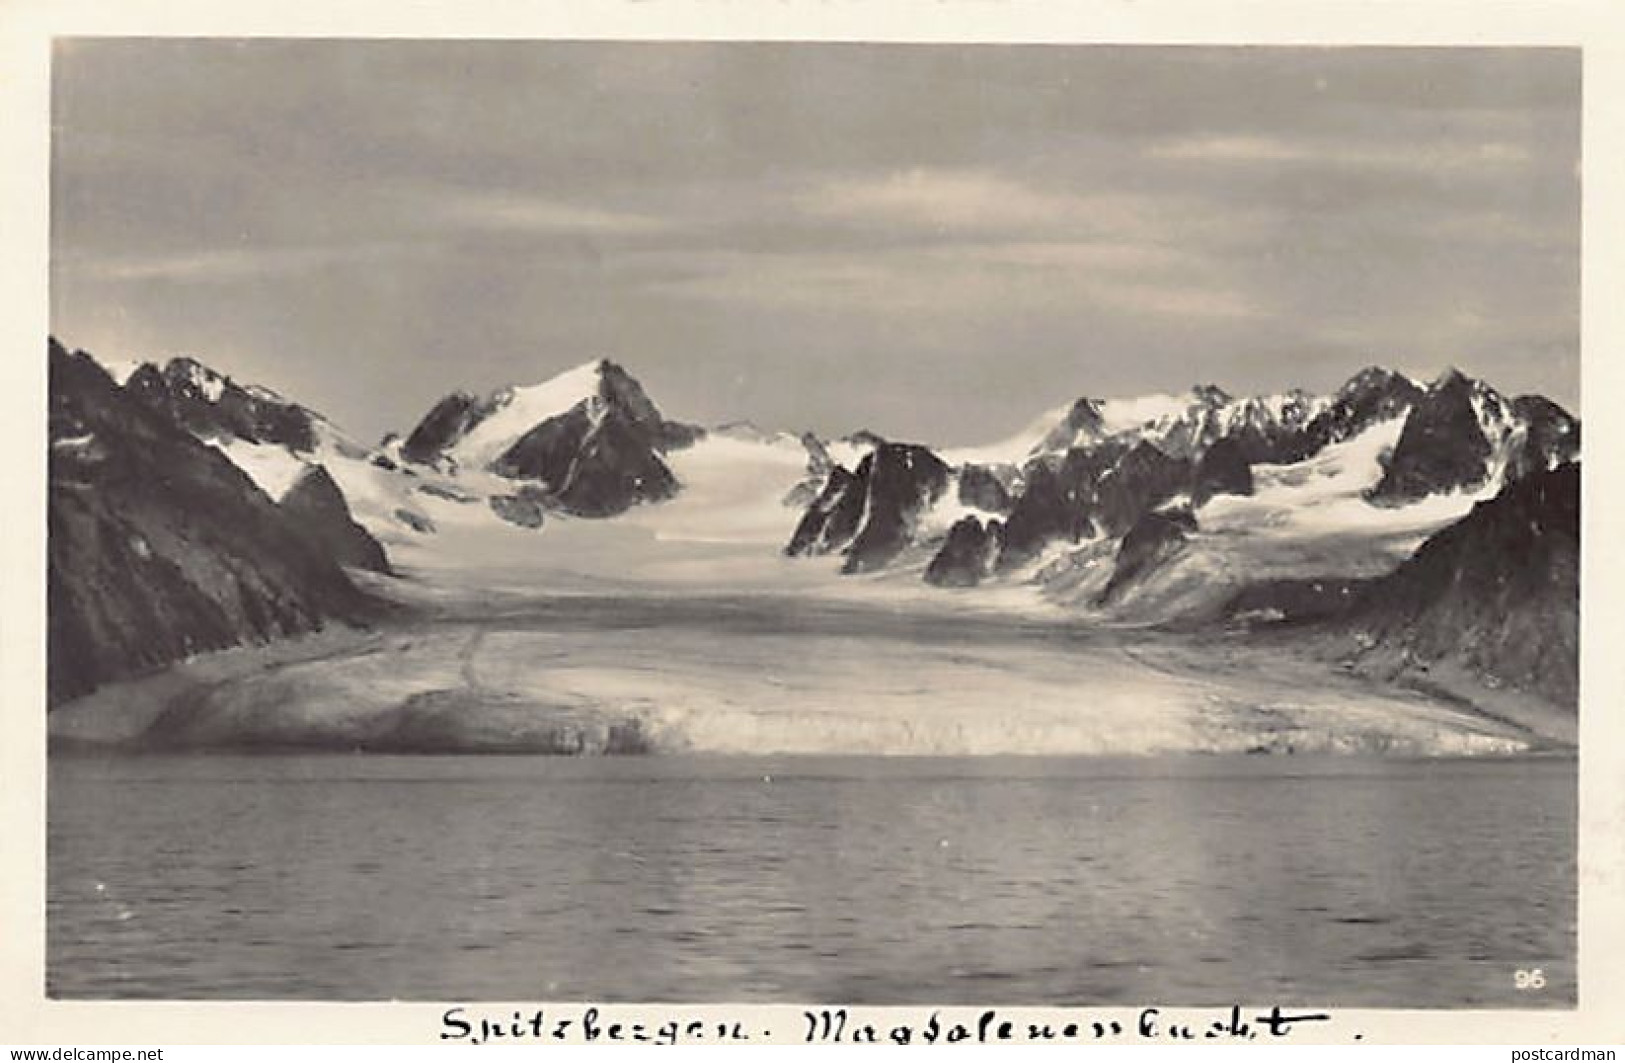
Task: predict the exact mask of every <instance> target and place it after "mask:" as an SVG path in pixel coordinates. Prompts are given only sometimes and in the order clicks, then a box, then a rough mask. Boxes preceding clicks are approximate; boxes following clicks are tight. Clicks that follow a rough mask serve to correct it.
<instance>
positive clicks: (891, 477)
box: [785, 443, 948, 575]
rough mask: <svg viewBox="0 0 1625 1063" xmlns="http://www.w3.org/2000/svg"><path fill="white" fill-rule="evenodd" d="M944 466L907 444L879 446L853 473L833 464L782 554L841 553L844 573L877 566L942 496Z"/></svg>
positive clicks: (894, 553)
mask: <svg viewBox="0 0 1625 1063" xmlns="http://www.w3.org/2000/svg"><path fill="white" fill-rule="evenodd" d="M947 485H948V466H947V465H946V464H945V463H944V462H943V461H942V459H941V458H939V457H937V456H936V455H935V454H933V453H932V452H931V451H930V450H928V449H927V448H925V447H922V446H918V445H916V444H913V443H881V444H879V445H877V446H876V447H875V448H874V449H873V450H871V451H870V452H869V453H867V454H865V455H864V456H863V460H862V461H860V462H859V463H858V468H857V471H856V472H855V473H848V472H847V471H846V470H845V469H844V468H842V467H841V466H839V465H837V466H836V467H835V468H834V469H833V470H832V471H831V473H830V477H829V481H828V482H827V483H826V484H825V486H824V490H823V491H822V492H821V493H820V494H819V496H818V498H817V499H815V500H814V501H813V504H812V505H811V506H810V507H808V509H807V512H806V513H804V514H803V515H802V518H801V521H800V522H799V523H798V524H797V525H796V530H795V533H794V534H793V535H792V536H791V538H790V543H789V545H788V546H787V547H786V548H785V552H786V553H787V554H790V555H792V556H796V555H814V554H823V553H829V552H831V551H834V550H841V551H842V552H843V553H844V554H845V555H846V561H845V562H844V563H843V565H842V566H841V571H842V573H844V574H847V575H851V574H853V573H858V572H870V571H873V570H875V569H877V568H881V567H883V566H884V565H885V564H886V563H887V562H889V561H891V560H892V559H893V558H894V557H896V556H897V555H898V554H899V553H901V552H902V550H903V548H904V547H906V546H907V545H908V543H909V534H910V532H911V531H912V530H913V527H914V522H915V520H916V519H917V518H918V517H919V514H920V512H921V511H922V510H924V509H926V508H927V507H929V506H930V505H931V504H932V503H934V502H936V500H937V499H938V498H940V497H941V496H942V492H943V491H944V490H945V489H946V488H947Z"/></svg>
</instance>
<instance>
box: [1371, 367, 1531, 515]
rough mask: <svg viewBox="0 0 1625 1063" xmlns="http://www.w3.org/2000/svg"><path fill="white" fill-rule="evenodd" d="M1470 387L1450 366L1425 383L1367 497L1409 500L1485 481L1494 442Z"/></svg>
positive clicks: (1389, 500)
mask: <svg viewBox="0 0 1625 1063" xmlns="http://www.w3.org/2000/svg"><path fill="white" fill-rule="evenodd" d="M1474 388H1475V385H1474V383H1473V382H1472V381H1470V380H1468V379H1467V378H1466V377H1465V376H1463V375H1462V374H1461V373H1459V372H1456V371H1454V370H1452V371H1451V372H1450V373H1448V374H1447V375H1446V376H1445V377H1444V378H1442V379H1441V380H1439V381H1438V382H1437V383H1435V384H1434V385H1433V387H1431V388H1429V389H1428V391H1427V393H1426V394H1425V395H1424V396H1422V398H1421V399H1420V400H1419V401H1418V402H1417V403H1416V405H1415V406H1414V407H1413V408H1412V409H1411V412H1410V416H1409V417H1407V418H1406V419H1405V428H1404V430H1403V431H1402V432H1401V433H1400V436H1399V442H1398V443H1397V444H1396V445H1395V446H1394V452H1393V454H1392V456H1391V457H1390V458H1389V460H1388V465H1387V468H1386V469H1385V470H1384V472H1383V477H1382V480H1381V481H1380V482H1379V483H1378V484H1377V486H1376V487H1374V488H1373V489H1372V490H1371V492H1370V495H1369V498H1370V499H1371V501H1373V502H1389V503H1404V502H1412V501H1415V500H1417V499H1419V498H1425V497H1427V496H1428V495H1431V494H1434V493H1436V492H1440V491H1451V490H1456V489H1458V488H1464V487H1476V486H1478V485H1479V484H1482V483H1483V482H1484V479H1485V477H1486V476H1487V475H1488V473H1489V460H1490V457H1491V455H1492V454H1493V453H1494V447H1493V445H1492V443H1491V441H1490V440H1489V439H1487V438H1485V435H1484V430H1483V427H1482V426H1481V425H1480V423H1479V417H1478V413H1477V411H1476V410H1474V408H1473V398H1474ZM1496 401H1499V400H1498V399H1497V400H1496Z"/></svg>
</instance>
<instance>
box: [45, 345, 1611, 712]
mask: <svg viewBox="0 0 1625 1063" xmlns="http://www.w3.org/2000/svg"><path fill="white" fill-rule="evenodd" d="M50 359H51V371H52V422H51V440H52V457H51V476H52V479H51V522H52V524H51V529H52V542H51V603H52V618H51V637H52V666H51V667H52V671H51V683H52V699H53V701H55V700H59V699H60V698H63V697H71V696H73V695H75V694H78V693H82V692H84V691H85V690H88V689H90V688H92V687H94V686H95V685H97V684H99V683H102V682H106V681H108V680H110V679H116V678H121V677H123V676H126V675H131V674H134V673H135V672H138V671H140V670H143V669H146V668H150V667H153V666H156V665H159V664H163V663H166V662H168V661H173V660H176V659H179V658H181V657H184V656H187V655H189V654H192V653H195V652H198V651H200V650H204V649H211V648H217V647H221V646H228V645H234V644H237V643H241V642H245V641H254V640H261V639H266V638H272V637H277V636H279V635H284V634H290V633H297V632H303V631H310V630H314V629H316V628H317V627H320V626H321V625H322V624H324V623H326V622H328V621H339V622H344V623H357V622H364V621H365V620H366V619H367V618H368V617H369V616H370V615H371V612H370V611H371V610H373V609H375V608H376V606H375V605H374V604H372V603H371V602H370V601H369V600H368V599H367V597H366V596H365V595H364V594H363V593H362V592H361V591H360V590H358V589H357V581H358V580H361V579H362V578H361V576H360V575H359V573H362V572H366V573H370V574H378V575H386V576H387V575H389V574H391V573H393V572H395V571H397V570H401V569H402V568H403V566H404V567H405V568H408V569H409V568H412V567H413V565H414V564H415V563H416V562H417V560H419V559H421V558H424V557H431V558H432V559H433V560H434V563H435V564H436V565H437V566H439V567H440V568H441V569H445V567H446V566H447V565H450V566H451V568H452V570H455V569H456V568H457V566H459V565H465V566H466V565H469V564H474V563H477V562H478V560H479V558H477V557H469V556H463V555H466V554H469V553H470V552H473V553H476V554H477V553H478V552H480V551H481V550H483V549H484V548H485V547H484V546H482V545H480V544H496V543H498V541H499V540H500V542H501V543H503V544H506V545H505V546H502V549H505V550H509V551H513V552H511V553H510V554H509V555H508V556H509V557H510V558H516V559H517V560H516V561H514V562H512V563H517V564H520V565H523V564H526V563H528V562H527V561H526V558H528V557H531V556H534V557H535V558H538V559H543V560H545V561H546V562H547V563H548V564H551V565H554V566H555V567H559V568H560V569H561V570H568V565H569V563H570V562H569V560H568V558H564V559H563V560H561V557H560V555H556V554H555V553H554V552H553V551H554V548H555V544H557V545H560V546H562V545H566V543H565V541H564V540H560V539H559V538H558V537H557V533H556V532H555V530H554V529H555V528H556V527H557V526H558V525H557V523H556V521H564V522H566V523H568V522H569V521H571V520H576V521H578V524H577V525H576V530H575V531H574V532H572V533H571V536H569V537H567V539H568V541H570V542H574V543H575V544H577V545H578V546H579V545H580V544H582V543H584V542H588V541H591V542H592V543H594V547H593V549H594V550H598V549H600V547H599V546H598V545H597V544H598V543H599V542H600V541H602V542H603V543H605V544H607V543H608V542H609V541H610V540H612V539H613V538H614V535H615V532H616V530H617V528H618V526H619V525H621V524H622V523H629V524H633V525H636V526H637V527H639V528H641V529H643V532H642V534H641V536H634V537H632V538H624V537H623V538H622V539H619V540H616V541H617V542H619V543H621V544H623V546H624V544H626V543H628V542H634V543H643V544H645V545H644V546H643V547H640V548H639V549H646V550H654V551H658V550H661V549H668V548H675V549H680V548H681V544H682V543H684V542H688V541H693V542H698V543H705V544H708V546H707V548H708V549H713V550H714V549H715V548H716V545H717V544H721V543H727V544H733V548H734V549H736V550H737V551H739V552H741V553H749V554H751V555H753V556H757V557H760V558H762V559H764V562H763V567H764V571H765V570H770V569H774V561H773V555H774V554H776V553H784V554H788V555H790V556H791V557H796V558H803V559H806V560H804V561H802V562H800V563H801V564H805V565H811V566H819V565H821V566H823V567H824V568H825V570H826V571H828V572H829V574H830V575H831V576H832V577H834V576H837V575H838V576H844V577H863V578H868V579H874V580H893V581H895V580H904V581H908V580H923V581H924V582H926V583H928V584H931V585H934V586H937V587H940V588H943V593H945V594H946V593H962V594H973V593H978V592H977V591H976V590H975V588H978V587H983V586H984V585H988V584H993V585H1000V586H1004V587H1022V588H1028V589H1029V590H1030V591H1034V592H1036V593H1037V594H1039V595H1041V596H1042V597H1044V598H1047V599H1048V600H1049V601H1050V602H1051V603H1053V604H1055V605H1060V606H1063V607H1067V608H1071V609H1075V610H1078V611H1080V612H1082V613H1084V614H1088V615H1096V616H1099V617H1100V618H1102V619H1107V620H1113V621H1128V622H1135V623H1143V624H1155V625H1159V626H1165V627H1166V626H1177V627H1186V628H1190V627H1196V628H1203V627H1208V626H1213V625H1218V626H1221V627H1228V628H1231V629H1238V628H1239V629H1246V630H1253V629H1257V628H1261V627H1274V628H1277V629H1284V628H1289V627H1292V626H1293V625H1300V626H1301V625H1306V624H1308V625H1319V627H1318V630H1320V631H1321V632H1322V633H1327V632H1329V633H1332V634H1333V635H1334V636H1335V637H1337V638H1342V639H1346V640H1353V641H1352V642H1350V643H1349V645H1351V646H1354V647H1355V648H1356V649H1357V650H1358V651H1359V655H1360V656H1361V657H1362V659H1363V660H1365V661H1367V662H1369V663H1370V664H1371V666H1372V667H1374V668H1385V669H1387V670H1389V671H1391V672H1398V671H1403V670H1404V669H1407V668H1412V667H1415V666H1418V665H1419V664H1423V663H1426V662H1429V661H1437V662H1440V663H1441V665H1444V664H1446V663H1452V664H1453V665H1454V666H1459V667H1460V668H1463V669H1466V670H1468V671H1470V672H1473V673H1475V674H1479V675H1482V676H1485V677H1486V681H1493V682H1494V683H1501V684H1505V685H1509V686H1515V687H1519V688H1524V689H1532V690H1536V691H1538V692H1540V693H1541V694H1542V695H1543V696H1546V697H1549V698H1553V699H1557V700H1563V699H1572V696H1573V692H1574V684H1573V682H1572V681H1571V680H1567V679H1565V678H1564V677H1565V676H1572V673H1573V663H1574V654H1575V641H1576V638H1575V632H1576V631H1577V628H1575V626H1574V625H1575V623H1576V621H1574V620H1573V618H1572V617H1571V618H1570V620H1569V621H1568V622H1567V623H1566V626H1565V624H1564V623H1557V622H1555V621H1554V622H1552V623H1547V622H1545V620H1543V619H1541V618H1542V617H1556V616H1557V615H1558V614H1560V613H1562V611H1563V609H1564V608H1565V606H1564V604H1563V603H1564V602H1566V601H1569V600H1570V599H1571V598H1572V596H1573V594H1577V593H1578V586H1577V582H1575V580H1571V579H1570V576H1572V575H1573V566H1572V564H1571V563H1570V561H1571V556H1570V553H1569V552H1566V551H1567V548H1566V547H1564V546H1563V544H1564V543H1566V542H1570V541H1571V540H1572V541H1573V542H1574V543H1575V544H1577V536H1578V530H1577V517H1575V518H1574V519H1573V521H1570V517H1571V516H1572V514H1573V512H1574V509H1575V507H1571V506H1568V505H1567V504H1566V503H1565V502H1564V501H1563V500H1564V498H1565V497H1566V495H1565V494H1564V491H1565V490H1566V488H1565V487H1564V486H1563V485H1564V484H1568V483H1570V480H1566V479H1563V477H1570V478H1571V479H1572V484H1573V487H1574V490H1575V491H1576V492H1577V490H1578V477H1577V474H1573V473H1570V472H1567V471H1565V470H1566V469H1568V468H1569V467H1570V466H1569V463H1571V462H1574V461H1575V460H1577V458H1578V455H1579V451H1580V425H1579V423H1578V422H1577V421H1576V420H1575V419H1574V418H1573V417H1571V416H1570V415H1569V414H1568V413H1567V412H1566V411H1564V410H1563V409H1562V408H1561V407H1560V406H1558V405H1557V404H1556V403H1553V402H1551V401H1550V400H1548V399H1546V398H1544V397H1541V396H1533V395H1525V396H1519V397H1516V398H1511V399H1508V398H1506V397H1503V396H1502V395H1501V394H1500V393H1498V392H1497V391H1496V390H1495V389H1494V388H1493V387H1491V386H1490V385H1489V384H1487V383H1485V382H1483V381H1479V380H1475V379H1473V378H1471V377H1468V376H1466V375H1465V374H1463V373H1460V372H1457V371H1454V370H1452V371H1450V372H1447V373H1445V374H1443V375H1441V376H1440V377H1439V378H1438V379H1436V380H1434V381H1432V382H1427V383H1423V382H1418V381H1416V380H1413V379H1411V378H1409V377H1407V376H1405V375H1403V374H1400V373H1396V372H1393V371H1391V370H1387V369H1381V368H1370V369H1365V370H1362V371H1361V372H1359V373H1357V374H1355V375H1354V376H1353V377H1352V378H1351V379H1349V380H1348V381H1347V382H1346V383H1345V384H1343V385H1342V386H1341V387H1340V388H1338V389H1337V390H1336V391H1335V392H1333V393H1331V394H1328V395H1313V394H1309V393H1307V392H1303V391H1290V392H1286V393H1283V394H1278V395H1267V396H1254V397H1235V396H1232V395H1230V394H1228V393H1227V392H1225V391H1224V390H1222V389H1220V388H1218V387H1215V386H1212V385H1202V386H1198V387H1195V388H1193V389H1191V390H1190V391H1189V392H1186V393H1184V394H1179V395H1153V396H1146V397H1141V398H1135V399H1112V400H1099V399H1094V398H1079V399H1075V400H1072V401H1070V402H1068V403H1067V404H1066V405H1064V406H1062V407H1059V408H1057V409H1055V410H1053V411H1051V412H1049V413H1046V414H1043V415H1041V416H1040V417H1039V418H1037V419H1036V420H1035V421H1034V422H1033V423H1032V424H1031V425H1029V426H1028V427H1027V428H1025V429H1024V430H1023V431H1021V432H1020V433H1017V434H1016V435H1015V436H1013V437H1011V438H1010V439H1008V440H1004V441H1002V442H998V443H994V444H991V445H988V446H981V447H968V448H957V449H955V448H935V447H932V446H929V445H926V444H924V443H920V442H906V441H898V440H893V439H888V438H885V437H883V436H882V435H879V434H877V433H874V432H869V431H863V432H858V433H855V434H853V435H850V436H847V437H844V438H839V439H830V438H820V437H819V436H817V435H815V434H813V433H811V432H804V433H801V434H800V435H794V434H791V433H788V432H771V431H764V430H762V429H759V428H757V427H755V426H753V425H750V424H748V423H733V424H728V425H722V426H719V427H716V428H710V429H702V428H699V427H696V426H694V425H690V424H686V423H684V422H681V421H675V420H671V419H668V418H667V417H666V416H665V414H664V413H662V411H661V409H660V408H659V407H658V406H657V405H656V404H655V402H654V401H653V400H652V399H651V398H650V396H649V395H648V394H647V393H646V391H645V390H644V388H643V386H642V385H641V384H640V383H639V382H638V381H637V380H636V379H635V378H634V377H633V376H632V375H631V374H630V373H629V372H627V370H626V369H624V368H622V367H621V366H620V365H618V364H616V363H614V362H611V361H607V360H602V359H600V360H594V361H590V362H587V363H584V364H582V365H579V366H577V367H576V368H574V369H571V370H569V371H567V372H565V373H562V374H560V375H558V376H555V377H552V378H551V379H548V380H546V381H544V382H543V383H540V384H534V385H529V386H514V387H506V388H502V389H500V390H498V391H496V392H493V393H491V394H489V395H486V396H483V397H480V396H476V395H474V394H472V393H469V392H466V391H456V392H453V393H451V394H449V395H447V396H446V397H445V398H443V399H441V400H440V401H439V402H437V403H435V404H434V405H433V407H432V408H431V409H430V410H429V411H428V413H427V414H426V415H425V416H424V417H423V418H422V419H421V420H420V421H419V422H418V423H417V425H416V426H415V427H414V428H413V429H412V430H411V431H410V432H408V433H406V434H405V435H404V437H402V436H395V435H390V436H386V437H385V438H384V439H383V440H382V441H381V442H379V443H377V444H376V445H370V444H366V443H362V442H360V441H359V440H357V439H355V438H354V437H352V436H350V435H348V434H346V433H345V432H344V431H342V430H341V429H339V428H338V427H337V426H335V425H334V424H333V423H332V422H330V421H328V420H327V419H326V418H325V417H323V416H322V415H320V414H318V413H316V412H315V411H313V410H311V409H310V408H308V407H305V406H302V405H300V404H298V403H296V402H292V401H290V400H288V399H285V398H283V397H282V396H280V395H278V394H277V393H276V392H274V391H271V390H269V389H267V388H264V387H260V386H257V385H252V384H240V383H238V382H236V381H233V380H231V379H230V378H229V377H226V376H225V375H223V374H221V373H219V372H217V371H215V370H213V369H211V368H209V367H208V366H206V365H204V364H203V363H202V362H200V361H198V360H196V359H192V358H176V359H172V360H170V361H168V362H166V363H163V364H161V365H160V364H148V365H143V366H140V367H138V368H135V369H134V370H133V371H131V372H129V374H128V376H127V377H126V378H125V379H124V381H123V383H122V385H121V384H120V382H119V380H118V379H116V378H115V377H114V376H110V375H109V374H108V373H107V372H106V371H104V369H103V368H102V367H101V366H99V365H98V364H97V363H96V362H95V361H94V360H93V359H92V358H91V357H89V356H88V355H85V354H82V353H79V354H69V353H67V352H66V351H65V350H63V349H62V348H61V347H60V346H58V345H57V344H55V343H54V342H52V343H51V345H50ZM1553 477H1558V479H1557V480H1555V481H1554V480H1552V478H1553ZM1554 484H1555V485H1556V486H1553V485H1554ZM1530 485H1544V486H1542V487H1540V489H1539V490H1536V489H1535V488H1534V487H1532V486H1530ZM1475 506H1476V508H1475ZM1497 514H1500V515H1501V516H1499V517H1497V516H1496V515H1497ZM1506 514H1514V515H1516V516H1515V517H1510V516H1506ZM668 515H669V516H668ZM1517 520H1523V521H1524V523H1525V524H1528V525H1529V526H1531V527H1539V528H1540V529H1542V532H1541V536H1540V537H1537V539H1535V540H1531V541H1528V542H1525V541H1523V540H1521V539H1519V538H1518V536H1517V535H1516V534H1514V533H1513V531H1512V530H1511V528H1512V523H1515V522H1516V521H1517ZM1495 522H1499V523H1495ZM1508 522H1512V523H1508ZM1565 522H1568V523H1565ZM1570 523H1572V524H1573V529H1572V531H1573V535H1572V536H1569V532H1568V530H1566V529H1569V524H1570ZM1501 524H1505V525H1506V527H1505V528H1504V529H1503V531H1504V534H1503V533H1501V532H1492V531H1485V530H1480V531H1472V532H1470V531H1468V530H1464V529H1472V528H1479V529H1485V528H1490V527H1492V526H1493V527H1500V526H1501ZM453 528H455V530H456V534H451V529H453ZM650 531H653V532H654V533H655V534H654V535H653V536H652V537H651V536H650V535H649V534H648V533H649V532H650ZM491 535H496V536H498V539H492V538H489V536H491ZM481 536H486V538H481ZM1565 536H1568V538H1565ZM651 543H655V544H660V545H649V544H651ZM1452 543H1455V544H1457V545H1456V546H1450V545H1449V544H1452ZM1461 543H1468V544H1471V546H1472V549H1470V550H1468V549H1462V548H1461V546H1460V544H1461ZM1551 544H1556V545H1551ZM621 548H622V547H616V548H615V549H617V550H618V549H621ZM531 551H535V553H534V555H532V554H531ZM1575 551H1577V545H1576V546H1575ZM425 552H427V553H425ZM459 552H461V553H459ZM603 552H604V556H606V557H609V556H614V557H620V556H621V555H619V554H616V553H615V552H614V550H610V549H608V548H607V547H605V548H604V549H603ZM1576 556H1577V554H1576ZM1442 557H1449V558H1453V559H1454V560H1453V561H1451V562H1450V564H1449V565H1447V564H1446V563H1445V562H1444V561H1441V560H1440V558H1442ZM646 560H647V558H646V557H644V556H643V555H638V556H635V557H634V556H630V555H628V556H626V557H624V558H622V561H623V562H624V564H625V565H627V566H629V569H628V571H630V569H632V568H636V566H637V565H639V564H642V563H643V562H644V561H646ZM1452 566H1453V567H1452ZM685 570H686V571H687V572H689V573H690V574H693V573H695V572H699V571H703V568H696V567H695V566H694V565H693V564H687V565H686V569H685ZM1447 570H1448V571H1449V572H1450V575H1449V577H1448V579H1447V578H1446V577H1444V576H1442V575H1440V573H1442V572H1446V571H1447ZM780 571H781V570H780ZM614 574H615V575H616V576H619V575H620V572H616V573H614ZM371 578H372V577H371V576H370V575H369V576H368V577H367V580H370V579H371ZM1576 579H1577V577H1576ZM367 580H362V583H363V585H372V584H370V583H368V582H367ZM1566 580H1567V581H1568V582H1565V581H1566ZM1418 586H1424V587H1427V588H1428V590H1427V591H1426V592H1418V591H1416V590H1415V589H1414V588H1416V587H1418ZM1508 586H1514V587H1517V588H1519V589H1520V593H1518V594H1512V595H1508V594H1507V593H1506V592H1505V589H1506V587H1508ZM1565 596H1567V597H1565ZM1400 601H1405V602H1410V603H1411V605H1410V606H1407V607H1406V608H1405V609H1403V610H1401V609H1400V607H1399V606H1398V605H1396V604H1393V603H1395V602H1400ZM1384 602H1387V603H1388V604H1386V605H1383V604H1381V603H1384ZM1444 603H1448V607H1447V606H1446V604H1444ZM1424 606H1426V608H1424ZM1441 610H1444V611H1443V612H1441ZM1497 618H1499V619H1497ZM1497 660H1499V661H1501V662H1502V663H1501V664H1499V665H1496V664H1495V662H1496V661H1497ZM1492 668H1498V669H1499V670H1498V671H1496V672H1495V673H1494V674H1493V675H1492V674H1491V669H1492Z"/></svg>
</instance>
